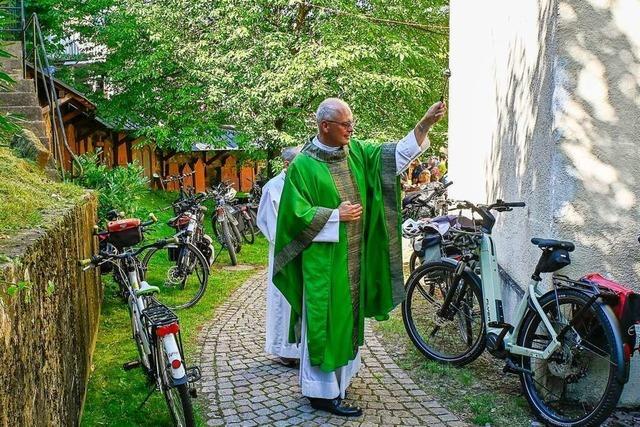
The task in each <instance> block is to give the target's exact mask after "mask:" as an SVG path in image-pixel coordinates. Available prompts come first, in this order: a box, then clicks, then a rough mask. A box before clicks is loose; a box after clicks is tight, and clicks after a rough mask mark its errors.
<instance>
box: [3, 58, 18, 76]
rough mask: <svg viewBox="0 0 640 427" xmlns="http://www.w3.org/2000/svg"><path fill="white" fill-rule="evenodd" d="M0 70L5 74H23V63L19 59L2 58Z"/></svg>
mask: <svg viewBox="0 0 640 427" xmlns="http://www.w3.org/2000/svg"><path fill="white" fill-rule="evenodd" d="M0 69H2V71H4V72H5V73H13V72H20V73H22V61H20V59H18V58H1V59H0Z"/></svg>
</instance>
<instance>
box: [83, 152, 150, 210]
mask: <svg viewBox="0 0 640 427" xmlns="http://www.w3.org/2000/svg"><path fill="white" fill-rule="evenodd" d="M79 160H80V164H81V165H82V169H83V173H82V175H81V176H79V177H78V178H76V179H75V182H76V183H78V184H79V185H82V186H83V187H86V188H91V189H95V190H97V191H98V194H99V197H98V215H99V217H100V218H101V219H104V218H105V216H106V213H107V212H108V211H110V210H111V209H116V210H118V211H123V212H125V214H126V215H127V216H135V217H143V216H144V215H145V214H146V212H145V211H144V209H142V208H140V204H139V200H140V199H141V198H142V197H143V196H144V195H145V194H146V193H147V192H148V191H149V187H148V183H149V179H148V178H147V177H146V176H145V175H144V168H143V167H142V166H140V165H139V164H137V163H135V162H134V163H130V164H128V165H127V166H117V167H115V168H108V167H107V166H106V165H103V164H101V163H100V160H99V158H98V154H97V153H86V154H83V155H82V156H80V157H79Z"/></svg>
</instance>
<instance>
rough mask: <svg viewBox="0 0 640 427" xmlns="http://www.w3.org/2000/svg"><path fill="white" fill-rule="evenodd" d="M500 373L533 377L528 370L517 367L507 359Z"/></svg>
mask: <svg viewBox="0 0 640 427" xmlns="http://www.w3.org/2000/svg"><path fill="white" fill-rule="evenodd" d="M502 372H504V373H505V374H529V375H531V376H533V375H534V374H533V372H531V371H530V370H528V369H524V368H521V367H520V366H517V365H516V364H515V363H513V361H512V360H511V359H507V361H506V364H505V365H504V368H502Z"/></svg>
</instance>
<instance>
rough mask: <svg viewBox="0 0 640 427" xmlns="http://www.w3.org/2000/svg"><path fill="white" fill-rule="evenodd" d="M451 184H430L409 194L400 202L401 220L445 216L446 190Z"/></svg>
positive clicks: (450, 182) (451, 182)
mask: <svg viewBox="0 0 640 427" xmlns="http://www.w3.org/2000/svg"><path fill="white" fill-rule="evenodd" d="M452 184H453V181H449V182H447V183H446V184H441V183H432V184H428V185H427V186H426V187H425V188H424V189H422V190H419V191H415V192H413V193H409V194H408V195H406V196H405V197H404V199H403V200H402V218H403V220H407V219H409V218H411V219H413V220H419V219H422V218H433V217H436V216H438V215H446V214H447V198H446V194H447V188H448V187H450V186H451V185H452Z"/></svg>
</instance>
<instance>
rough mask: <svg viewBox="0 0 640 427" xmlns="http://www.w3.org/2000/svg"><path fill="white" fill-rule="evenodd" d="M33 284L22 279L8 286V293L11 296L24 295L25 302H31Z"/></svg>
mask: <svg viewBox="0 0 640 427" xmlns="http://www.w3.org/2000/svg"><path fill="white" fill-rule="evenodd" d="M32 287H33V285H32V284H31V282H26V281H21V282H18V283H12V284H10V285H9V287H7V295H9V296H10V297H11V298H17V297H18V296H19V295H20V294H22V296H23V301H24V302H25V303H27V304H28V303H30V302H31V288H32Z"/></svg>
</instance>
